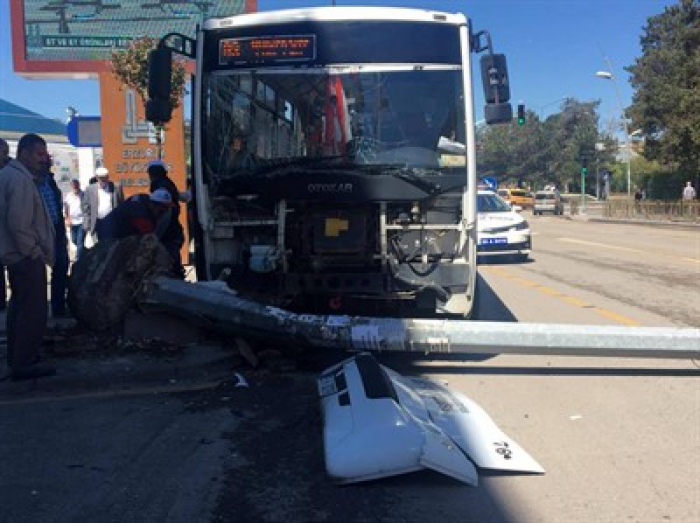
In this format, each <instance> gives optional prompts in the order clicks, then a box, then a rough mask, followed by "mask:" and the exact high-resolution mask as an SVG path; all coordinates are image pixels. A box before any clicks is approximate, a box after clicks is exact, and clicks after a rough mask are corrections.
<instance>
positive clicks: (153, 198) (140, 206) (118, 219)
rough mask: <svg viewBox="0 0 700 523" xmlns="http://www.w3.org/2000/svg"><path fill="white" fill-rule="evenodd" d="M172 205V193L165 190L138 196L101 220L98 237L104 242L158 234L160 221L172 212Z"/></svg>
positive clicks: (120, 205) (98, 226)
mask: <svg viewBox="0 0 700 523" xmlns="http://www.w3.org/2000/svg"><path fill="white" fill-rule="evenodd" d="M172 205H173V204H172V198H171V196H170V193H169V192H168V191H166V190H165V189H158V190H156V191H154V192H153V193H151V194H150V195H148V194H136V195H134V196H132V197H131V198H129V199H128V200H126V201H125V202H124V203H121V204H119V206H117V208H116V209H114V210H113V211H112V212H111V213H109V214H108V215H107V216H105V217H104V218H103V219H102V220H100V222H99V223H98V225H97V236H98V238H100V239H103V240H104V239H108V238H116V239H121V238H126V237H127V236H136V235H139V234H149V233H156V225H157V224H158V220H160V218H161V217H162V216H163V215H164V214H166V213H167V212H169V211H170V209H171V208H172ZM156 234H157V233H156Z"/></svg>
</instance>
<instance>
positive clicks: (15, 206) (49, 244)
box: [0, 133, 56, 381]
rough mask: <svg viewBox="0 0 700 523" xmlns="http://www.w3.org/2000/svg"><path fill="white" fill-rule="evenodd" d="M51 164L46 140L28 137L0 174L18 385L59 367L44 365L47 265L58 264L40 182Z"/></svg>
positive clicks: (1, 255)
mask: <svg viewBox="0 0 700 523" xmlns="http://www.w3.org/2000/svg"><path fill="white" fill-rule="evenodd" d="M49 166H50V158H49V153H48V151H47V150H46V141H44V139H43V138H41V136H39V135H36V134H31V133H30V134H25V135H24V136H23V137H22V138H20V140H19V143H18V144H17V159H16V160H11V161H10V162H9V163H8V164H7V165H6V166H5V167H4V168H3V169H1V170H0V262H2V263H3V264H4V265H5V266H7V273H8V275H9V280H10V290H11V291H12V295H11V297H10V305H9V307H8V311H7V362H8V364H9V366H10V369H11V374H10V376H11V378H12V380H13V381H17V380H26V379H35V378H41V377H43V376H53V375H54V374H56V369H54V368H53V367H52V366H50V365H46V364H43V363H41V362H40V361H39V358H40V350H41V342H42V339H43V337H44V332H45V331H46V321H47V315H48V310H47V309H48V307H47V300H46V266H47V265H49V266H52V265H53V263H54V248H55V242H54V235H55V231H54V228H53V225H52V224H51V217H50V216H49V212H48V210H47V209H46V205H45V204H44V202H43V201H42V199H41V195H40V194H39V189H38V188H37V185H36V180H37V178H38V177H40V176H41V175H42V174H44V173H45V172H46V171H47V170H48V169H49Z"/></svg>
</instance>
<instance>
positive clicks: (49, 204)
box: [35, 165, 70, 318]
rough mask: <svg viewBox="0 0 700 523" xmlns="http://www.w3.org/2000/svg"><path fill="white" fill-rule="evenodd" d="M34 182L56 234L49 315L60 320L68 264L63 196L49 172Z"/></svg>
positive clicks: (62, 311) (64, 306)
mask: <svg viewBox="0 0 700 523" xmlns="http://www.w3.org/2000/svg"><path fill="white" fill-rule="evenodd" d="M50 168H51V166H50V165H49V169H50ZM35 181H36V187H37V189H39V194H40V195H41V198H42V200H44V205H46V209H47V210H48V212H49V216H50V218H51V223H52V224H53V228H54V231H55V232H56V234H55V236H54V238H55V242H56V245H55V248H54V250H55V261H54V264H53V265H52V266H51V315H52V316H53V317H54V318H60V317H64V316H66V287H67V286H68V266H69V264H70V262H69V259H68V236H67V235H66V222H65V218H64V216H63V195H62V194H61V190H60V189H59V188H58V185H56V180H55V179H54V175H53V173H52V172H51V171H50V170H47V171H46V172H45V173H43V174H42V175H41V176H38V177H37V179H36V180H35Z"/></svg>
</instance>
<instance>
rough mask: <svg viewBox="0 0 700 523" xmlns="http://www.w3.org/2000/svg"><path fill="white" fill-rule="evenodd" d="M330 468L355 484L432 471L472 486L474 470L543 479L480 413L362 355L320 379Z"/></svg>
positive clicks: (340, 478)
mask: <svg viewBox="0 0 700 523" xmlns="http://www.w3.org/2000/svg"><path fill="white" fill-rule="evenodd" d="M318 386H319V394H320V396H321V405H322V410H323V416H324V429H323V442H324V450H325V460H326V469H327V471H328V474H329V475H330V476H331V477H332V478H333V479H334V480H335V481H337V482H339V483H355V482H360V481H366V480H369V479H377V478H382V477H388V476H394V475H397V474H404V473H406V472H412V471H415V470H419V469H421V468H429V469H432V470H435V471H437V472H440V473H442V474H446V475H448V476H451V477H453V478H455V479H457V480H459V481H462V482H464V483H468V484H470V485H477V484H478V477H477V471H476V468H475V467H474V464H473V463H472V462H474V463H476V464H477V465H478V466H480V467H483V468H490V469H495V470H501V471H514V472H530V473H544V469H543V468H542V467H541V466H540V465H539V464H538V463H537V462H536V461H535V460H534V459H533V458H532V457H531V456H530V455H529V454H527V453H526V452H525V451H524V450H523V449H522V448H521V447H520V446H519V445H518V444H517V443H516V442H515V441H513V440H512V439H510V438H509V437H508V436H506V435H505V434H504V433H503V432H502V431H501V430H500V429H499V428H498V427H497V426H496V424H495V423H494V422H493V420H492V419H491V418H490V417H489V416H488V414H486V412H484V410H483V409H481V407H479V406H478V405H477V404H476V403H474V402H473V401H471V400H470V399H469V398H467V397H465V396H464V395H462V394H459V393H456V392H455V393H453V392H451V391H450V390H449V389H447V388H446V387H443V386H442V385H440V384H438V383H436V382H434V381H431V380H428V379H424V378H405V377H403V376H401V375H400V374H398V373H396V372H394V371H392V370H390V369H388V368H387V367H384V366H382V365H380V364H379V363H377V361H376V360H375V359H374V358H373V357H372V356H371V355H369V354H367V353H364V354H360V355H358V356H355V357H354V358H350V359H348V360H345V361H343V362H342V363H340V364H338V365H335V366H333V367H331V368H329V369H327V370H325V371H324V372H323V374H322V375H321V377H320V378H319V380H318Z"/></svg>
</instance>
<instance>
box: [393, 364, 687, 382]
mask: <svg viewBox="0 0 700 523" xmlns="http://www.w3.org/2000/svg"><path fill="white" fill-rule="evenodd" d="M596 361H599V360H596ZM402 363H403V366H402V368H401V371H405V372H409V371H411V370H412V372H430V373H431V374H439V373H447V374H455V373H459V374H476V375H502V376H622V377H638V378H644V377H650V376H655V377H673V378H695V379H697V378H698V377H700V369H650V368H639V367H637V368H630V367H606V368H599V367H589V368H585V367H575V368H574V367H507V366H503V365H501V366H498V367H464V366H457V365H454V364H450V363H449V362H445V364H444V365H435V364H431V365H430V366H424V365H421V362H420V361H412V362H406V361H403V362H402ZM386 364H387V365H389V366H391V365H390V363H389V362H386ZM408 365H410V367H409V366H408ZM397 370H398V369H397Z"/></svg>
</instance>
